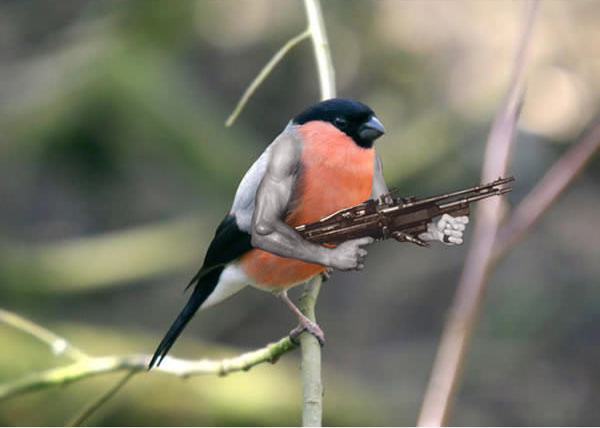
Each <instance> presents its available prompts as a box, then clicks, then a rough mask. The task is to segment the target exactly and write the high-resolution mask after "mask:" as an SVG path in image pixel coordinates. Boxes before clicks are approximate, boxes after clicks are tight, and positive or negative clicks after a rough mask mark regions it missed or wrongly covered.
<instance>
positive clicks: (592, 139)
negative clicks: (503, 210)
mask: <svg viewBox="0 0 600 428" xmlns="http://www.w3.org/2000/svg"><path fill="white" fill-rule="evenodd" d="M599 148H600V117H599V118H598V119H596V120H595V121H594V124H593V126H592V127H591V129H590V130H589V131H588V132H587V133H586V134H585V135H584V137H583V138H582V139H581V140H580V141H579V142H578V143H576V144H574V145H573V146H572V147H571V148H570V149H569V150H568V151H567V152H566V153H565V154H563V155H562V156H561V157H560V158H559V160H558V161H557V162H556V163H555V164H554V165H553V166H552V168H550V169H549V170H548V171H547V172H546V174H545V175H544V177H543V178H542V179H541V180H540V181H539V182H538V184H537V185H536V186H535V187H534V188H533V190H531V192H530V193H529V194H528V195H527V196H526V197H525V198H524V199H523V201H522V202H521V203H520V204H519V205H518V206H517V207H516V208H515V210H514V211H513V214H512V215H511V217H510V219H509V220H508V221H507V222H506V224H504V225H503V226H502V228H501V229H500V231H499V233H498V238H497V243H496V248H495V254H494V256H495V258H500V257H502V256H503V255H504V254H505V253H506V252H507V251H508V250H509V249H510V248H511V247H512V246H513V245H515V244H516V243H517V242H518V241H519V240H520V239H521V238H522V237H523V236H524V235H525V234H526V233H527V231H528V230H529V229H530V228H531V226H532V225H533V224H534V223H535V222H536V221H537V220H538V219H539V218H540V216H541V215H542V214H543V213H544V212H545V211H546V210H547V209H548V208H549V207H550V205H551V204H552V203H553V202H554V201H555V200H556V198H557V197H558V196H559V195H560V194H561V193H562V192H563V191H564V190H565V189H566V187H567V186H568V185H569V184H570V183H571V182H572V181H573V180H574V179H575V177H577V175H578V174H579V173H580V172H581V171H582V170H583V168H584V167H585V165H586V163H587V162H588V161H589V160H590V159H591V158H592V156H593V155H594V153H595V152H596V151H597V150H598V149H599Z"/></svg>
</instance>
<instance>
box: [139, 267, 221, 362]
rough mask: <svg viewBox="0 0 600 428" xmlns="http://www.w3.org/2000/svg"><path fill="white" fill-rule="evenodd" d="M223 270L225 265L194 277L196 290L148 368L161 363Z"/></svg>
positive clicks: (210, 291)
mask: <svg viewBox="0 0 600 428" xmlns="http://www.w3.org/2000/svg"><path fill="white" fill-rule="evenodd" d="M222 271H223V267H220V268H218V269H214V270H211V271H210V272H207V274H206V275H205V276H202V277H200V278H198V277H195V278H194V279H195V280H196V281H197V282H196V287H195V288H194V292H193V293H192V295H191V296H190V299H189V300H188V302H187V303H186V305H185V307H184V308H183V310H182V311H181V313H180V314H179V315H178V316H177V318H176V319H175V322H174V323H173V324H172V325H171V327H170V328H169V331H167V334H166V335H165V337H164V338H163V340H162V341H161V342H160V345H158V348H156V351H155V352H154V355H153V356H152V359H151V360H150V364H148V370H150V369H151V368H152V367H154V366H155V365H156V366H159V365H160V363H161V362H162V360H163V359H164V358H165V356H166V355H167V353H168V352H169V350H170V349H171V347H172V346H173V344H174V343H175V341H176V340H177V338H178V337H179V335H180V334H181V332H182V331H183V329H184V328H185V326H186V325H187V323H188V322H189V321H190V320H191V319H192V317H193V316H194V314H195V313H196V311H197V310H198V308H200V306H201V305H202V303H204V301H205V300H206V299H207V298H208V296H210V294H211V293H212V292H213V290H214V289H215V287H216V286H217V283H218V282H219V277H220V276H221V272H222Z"/></svg>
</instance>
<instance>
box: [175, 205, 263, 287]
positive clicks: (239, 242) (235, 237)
mask: <svg viewBox="0 0 600 428" xmlns="http://www.w3.org/2000/svg"><path fill="white" fill-rule="evenodd" d="M250 241H251V236H250V234H249V233H247V232H243V231H241V230H240V229H239V228H238V226H237V223H236V221H235V216H234V215H231V214H228V215H227V216H226V217H225V218H224V219H223V220H222V221H221V223H220V224H219V226H218V227H217V230H216V231H215V237H214V238H213V240H212V242H211V243H210V245H209V246H208V250H207V251H206V256H204V263H203V264H202V267H201V268H200V270H199V271H198V272H197V273H196V275H194V277H193V278H192V280H191V281H190V283H189V284H188V285H187V287H186V288H185V289H186V290H187V289H188V288H189V287H191V286H192V285H194V284H196V283H198V281H199V280H200V279H201V278H202V277H203V276H204V275H207V274H208V273H209V272H211V271H212V270H213V269H215V268H218V267H222V266H224V265H226V264H227V263H229V262H231V261H233V260H235V259H237V258H238V257H240V256H242V255H243V254H244V253H246V252H248V251H250V250H251V249H252V245H251V244H250Z"/></svg>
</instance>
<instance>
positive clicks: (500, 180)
mask: <svg viewBox="0 0 600 428" xmlns="http://www.w3.org/2000/svg"><path fill="white" fill-rule="evenodd" d="M511 181H515V177H513V176H511V177H506V178H498V180H496V181H492V182H491V183H487V184H480V185H479V186H475V187H469V188H468V189H463V190H457V191H456V192H451V193H445V194H443V195H437V196H431V197H429V198H425V199H419V200H416V201H414V202H408V203H406V204H404V207H406V208H408V207H412V206H418V205H422V204H428V203H430V202H435V201H439V200H440V199H447V198H452V197H454V196H460V195H464V194H466V193H473V192H481V191H485V190H489V189H492V188H494V187H496V186H501V185H503V184H506V183H510V182H511ZM489 193H491V192H489ZM486 194H488V193H486ZM480 199H481V198H480Z"/></svg>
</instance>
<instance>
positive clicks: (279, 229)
mask: <svg viewBox="0 0 600 428" xmlns="http://www.w3.org/2000/svg"><path fill="white" fill-rule="evenodd" d="M301 154H302V147H301V145H300V144H299V142H298V141H294V139H293V138H292V137H291V136H289V135H288V136H282V137H280V138H279V139H278V140H276V141H275V142H274V143H273V147H272V148H271V153H270V156H269V161H268V164H267V169H266V171H265V175H264V177H263V179H262V181H261V183H260V186H259V187H258V191H257V193H256V200H255V207H254V217H253V218H252V245H253V246H254V247H257V248H260V249H262V250H265V251H269V252H270V253H273V254H277V255H278V256H282V257H291V258H295V259H300V260H303V261H306V262H313V263H318V264H321V265H325V266H327V265H328V263H329V257H328V251H329V249H328V248H326V247H322V246H320V245H316V244H313V243H310V242H308V241H305V240H304V239H302V237H301V236H300V235H299V234H298V233H296V231H295V230H293V229H292V228H291V227H290V226H288V225H287V224H285V222H284V221H283V217H284V215H285V213H286V211H287V207H288V204H289V202H290V199H291V197H292V192H293V190H294V185H295V183H296V179H297V176H298V169H299V165H300V156H301Z"/></svg>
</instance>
